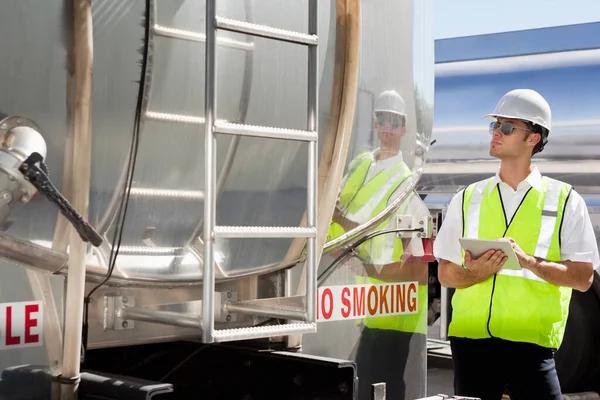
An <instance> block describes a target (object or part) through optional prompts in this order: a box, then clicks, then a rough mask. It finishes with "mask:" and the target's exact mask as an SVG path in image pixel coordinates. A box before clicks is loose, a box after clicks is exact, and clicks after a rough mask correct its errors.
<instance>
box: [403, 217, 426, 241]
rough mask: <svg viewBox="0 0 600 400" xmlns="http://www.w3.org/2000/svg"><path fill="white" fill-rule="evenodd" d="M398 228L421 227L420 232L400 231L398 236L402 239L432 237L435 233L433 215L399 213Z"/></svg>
mask: <svg viewBox="0 0 600 400" xmlns="http://www.w3.org/2000/svg"><path fill="white" fill-rule="evenodd" d="M396 225H397V228H398V229H406V230H411V229H421V231H419V232H411V231H408V232H398V233H396V236H397V237H399V238H402V239H412V238H416V237H417V238H422V239H426V238H431V237H432V234H433V221H432V218H431V215H426V216H421V217H415V216H412V215H398V216H397V217H396Z"/></svg>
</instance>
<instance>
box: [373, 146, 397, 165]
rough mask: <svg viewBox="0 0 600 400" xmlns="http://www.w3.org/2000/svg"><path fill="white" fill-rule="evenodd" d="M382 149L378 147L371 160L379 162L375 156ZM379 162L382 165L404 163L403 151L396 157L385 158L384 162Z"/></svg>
mask: <svg viewBox="0 0 600 400" xmlns="http://www.w3.org/2000/svg"><path fill="white" fill-rule="evenodd" d="M380 149H381V148H380V147H378V148H376V149H375V150H373V151H372V152H371V159H372V160H373V161H377V160H376V158H375V156H376V155H377V153H378V152H379V150H380ZM378 162H380V163H382V162H389V163H393V164H396V163H399V162H404V158H403V157H402V151H399V152H398V154H396V155H394V156H391V157H389V158H385V159H383V160H379V161H378Z"/></svg>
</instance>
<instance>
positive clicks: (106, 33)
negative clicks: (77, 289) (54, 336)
mask: <svg viewBox="0 0 600 400" xmlns="http://www.w3.org/2000/svg"><path fill="white" fill-rule="evenodd" d="M67 3H68V2H47V3H46V2H44V4H40V3H39V1H35V0H20V1H11V2H8V3H7V4H5V5H4V8H3V12H2V13H1V14H0V23H1V24H2V26H3V33H4V35H3V38H2V39H0V49H2V54H4V55H5V57H4V61H3V62H2V63H0V84H1V86H0V87H1V88H2V91H1V93H0V113H2V114H4V115H23V116H26V117H27V118H30V119H31V120H32V121H34V122H35V123H36V124H37V125H38V126H39V128H40V133H41V134H42V135H43V136H44V138H45V140H46V143H47V159H46V162H47V164H48V167H49V171H50V176H51V178H52V180H53V182H54V183H55V185H56V186H57V187H58V188H59V189H62V190H63V191H65V192H68V190H69V187H70V185H71V184H72V183H73V181H72V179H73V177H74V174H73V172H72V170H71V169H70V168H69V166H68V163H69V161H68V160H69V159H70V155H69V151H70V150H68V149H69V148H70V147H69V146H70V141H69V140H68V133H69V126H68V118H69V113H68V111H69V110H70V106H69V104H68V99H67V96H66V93H67V66H68V62H67V61H68V60H67V49H68V45H69V43H68V38H69V36H70V34H71V32H70V29H71V24H70V21H71V17H70V14H71V9H70V6H66V5H65V4H67ZM316 3H317V4H318V8H319V12H318V14H319V18H318V19H319V33H318V36H319V45H318V49H319V50H318V59H319V63H318V104H319V106H318V133H319V140H318V145H319V147H318V148H319V154H318V157H319V159H320V161H321V162H320V166H319V190H320V193H319V204H318V210H319V214H320V217H319V221H318V224H319V225H320V226H328V225H329V223H330V219H329V217H328V216H327V217H323V215H331V212H332V210H333V209H334V206H335V204H336V201H337V197H336V194H337V192H338V190H339V185H340V183H341V177H342V175H344V173H345V172H347V170H346V168H347V166H348V165H349V163H350V162H351V161H352V160H354V159H355V158H356V157H357V156H358V155H359V154H361V153H364V152H373V151H375V150H377V149H378V148H380V147H381V146H382V144H381V141H382V138H381V137H380V136H379V134H378V133H377V131H376V129H375V128H374V126H375V124H376V123H377V122H376V119H377V118H376V117H377V116H376V111H377V107H378V105H377V99H378V98H379V97H380V95H381V94H382V93H384V92H386V91H393V92H394V93H396V94H397V95H398V96H400V97H401V98H402V103H403V107H404V109H403V110H402V113H403V116H404V118H405V121H406V131H405V133H404V135H403V138H402V143H401V148H400V151H401V154H402V158H403V162H404V164H405V165H406V167H407V169H408V170H409V172H410V173H411V175H410V178H409V179H407V180H406V184H405V185H404V186H403V188H404V189H403V191H402V192H401V193H402V194H401V196H400V197H395V198H394V199H395V201H396V202H397V203H398V204H397V205H396V206H400V202H401V200H402V199H403V198H404V197H408V196H409V194H410V193H411V191H412V189H413V188H414V186H415V185H416V184H417V182H418V181H419V179H420V175H421V169H422V166H423V164H424V162H425V159H426V155H427V151H428V149H429V142H430V137H431V129H432V119H433V38H432V29H431V18H432V16H431V1H423V0H411V1H402V2H398V1H391V0H390V1H388V0H386V1H382V0H365V1H358V0H354V1H344V0H339V1H334V0H331V1H318V2H316ZM92 5H93V23H94V29H93V35H94V39H93V50H94V60H93V96H92V132H93V136H92V143H91V159H90V160H89V162H90V163H91V177H90V181H89V183H90V193H89V215H88V220H89V222H90V223H91V224H92V225H93V226H94V227H96V228H97V229H98V231H99V232H100V233H101V234H103V235H105V239H106V240H105V243H104V244H103V245H102V246H101V247H100V248H98V249H93V250H90V251H89V254H88V259H87V273H88V278H90V279H92V280H94V281H97V280H99V279H101V278H103V277H104V275H105V274H106V273H107V269H108V265H109V261H110V259H111V249H113V248H114V247H115V246H118V247H119V255H118V257H117V259H116V263H115V265H114V269H113V270H112V271H111V273H112V278H113V280H112V282H108V283H107V284H106V285H105V286H103V287H102V289H100V290H98V291H97V292H96V293H95V298H96V299H99V300H98V301H95V300H94V301H93V302H92V303H91V305H90V310H89V319H88V316H86V320H85V323H86V325H87V323H88V322H89V341H88V340H87V339H86V340H84V342H87V345H88V346H90V348H94V347H107V346H117V345H126V344H131V343H141V342H150V341H161V340H172V339H175V338H180V337H189V336H194V335H197V333H198V332H197V330H193V329H187V328H175V327H170V326H167V327H165V326H160V325H156V324H147V323H143V322H136V323H135V326H134V324H133V323H128V322H129V321H123V323H122V324H119V325H118V326H116V325H114V322H115V321H114V320H111V321H108V319H110V318H111V317H110V315H109V317H107V315H108V314H107V313H110V312H111V309H110V307H109V306H107V304H109V302H110V301H112V300H111V299H113V298H114V297H115V296H125V297H123V298H124V299H128V300H127V301H128V302H129V303H128V304H133V301H135V305H136V306H149V305H150V306H158V305H165V304H167V303H169V304H175V303H176V304H184V303H186V302H187V305H186V306H185V307H184V306H181V307H180V308H179V311H181V309H185V310H186V312H196V315H197V311H198V307H197V305H198V304H197V303H195V304H192V303H193V302H197V301H198V299H201V298H202V295H201V293H202V292H201V290H202V289H201V288H200V287H199V286H200V285H201V283H202V263H201V259H198V258H200V257H198V258H197V257H196V256H194V253H200V254H201V253H202V251H201V241H198V240H197V238H198V237H199V236H201V235H202V226H203V219H204V215H203V200H204V189H205V182H204V175H205V153H204V143H205V138H204V134H205V130H204V124H203V118H204V115H203V114H204V95H205V87H206V83H205V82H204V76H205V71H204V68H205V64H204V63H205V57H204V41H203V38H204V33H205V32H204V27H205V2H203V1H197V0H177V1H170V2H162V1H152V0H130V1H124V0H110V1H104V2H93V3H92ZM307 10H308V0H303V1H295V2H281V1H274V0H260V1H253V2H252V1H249V0H247V1H246V0H244V1H240V0H220V1H217V10H216V13H217V15H219V16H221V17H225V18H231V19H236V20H240V21H246V22H252V23H257V24H263V25H269V26H272V27H275V28H281V29H286V30H292V31H298V32H304V33H305V32H306V31H307V26H308V12H307ZM140 22H141V23H140ZM147 30H148V31H149V36H147V32H146V31H147ZM217 37H218V39H217V69H216V71H217V73H216V87H217V89H216V92H217V100H216V103H217V119H222V120H227V121H230V122H236V123H243V124H250V125H259V126H270V127H280V128H290V129H300V130H304V129H306V121H307V115H306V114H307V91H308V82H307V65H308V60H307V55H306V48H305V47H301V46H295V45H292V44H289V43H283V42H277V41H271V40H268V39H265V38H260V37H258V38H257V37H248V36H246V35H241V34H235V33H230V32H219V33H218V34H217ZM140 82H143V83H144V87H145V91H143V92H141V93H142V94H141V96H140ZM136 113H140V114H141V118H140V120H139V132H136V129H135V128H136V125H138V124H137V123H136V121H135V116H136ZM75 134H77V132H75ZM134 138H135V140H133V139H134ZM132 143H133V144H132ZM132 149H133V150H132ZM74 151H77V149H75V150H74ZM346 153H347V157H346ZM131 157H134V158H135V160H134V161H135V162H134V164H133V165H134V168H135V169H134V170H133V173H132V174H133V178H132V183H131V190H130V196H129V200H128V202H127V209H126V217H125V219H124V220H125V222H124V223H123V224H122V227H121V226H119V223H118V215H119V213H120V209H119V205H120V202H121V198H122V194H123V186H122V185H123V178H124V177H125V176H126V170H127V168H128V164H129V160H130V158H131ZM329 164H331V167H329ZM217 166H218V170H217V189H218V193H217V198H218V200H217V207H216V213H217V215H216V224H217V225H227V226H249V225H250V226H293V227H295V226H300V224H301V221H302V218H303V215H304V213H305V211H306V208H307V204H306V191H307V182H306V181H307V179H306V176H307V168H308V165H307V159H306V144H305V143H298V142H293V141H284V140H275V139H259V138H249V137H242V138H240V139H236V138H235V137H233V136H222V137H219V138H218V140H217ZM390 211H394V210H390ZM371 225H373V224H371ZM375 228H376V226H375V225H373V226H371V227H370V229H369V230H373V229H375ZM4 229H5V230H6V232H7V233H8V234H10V235H13V236H15V237H18V238H21V239H25V240H30V241H34V242H36V243H38V244H41V245H43V246H46V247H54V248H57V249H58V250H60V251H66V250H67V244H68V236H67V235H64V234H63V231H61V229H58V228H57V210H56V208H55V206H54V205H52V204H50V203H49V202H47V201H46V200H44V199H43V198H42V197H38V198H35V199H34V200H32V201H31V203H30V204H28V205H26V206H21V207H19V208H17V209H15V210H14V211H13V213H12V214H11V216H10V218H9V221H8V223H7V224H6V226H5V227H4ZM354 232H357V233H362V230H361V225H360V224H359V227H358V228H357V230H356V231H354ZM325 233H326V232H325V230H323V231H322V234H321V237H320V238H319V243H320V247H322V246H323V244H324V241H325ZM119 236H121V237H120V238H119ZM291 244H292V239H217V241H216V256H215V261H216V263H217V267H218V270H219V274H217V281H218V284H219V285H221V289H223V288H231V287H237V288H240V287H242V286H243V287H244V290H240V291H239V292H238V295H239V296H240V297H239V298H238V299H239V300H248V299H256V298H257V297H258V298H260V297H267V296H271V297H280V296H283V295H284V294H294V292H295V290H296V288H297V287H298V284H299V279H298V277H299V275H301V274H300V272H301V269H302V268H303V265H298V266H297V267H295V268H294V269H293V270H292V272H291V273H288V274H285V275H284V273H283V272H282V268H283V267H284V266H286V265H294V262H296V261H297V260H298V259H299V258H300V255H301V254H300V253H301V250H302V246H299V247H297V248H293V247H292V248H291V247H290V246H291ZM191 247H194V248H195V249H192V248H191ZM318 250H319V253H320V251H321V249H320V248H319V249H318ZM284 260H285V262H286V263H287V262H289V264H285V263H282V261H284ZM331 261H332V257H331V256H330V255H326V256H324V257H323V258H322V260H321V263H320V265H319V269H320V270H322V269H323V268H325V267H326V266H327V265H328V264H329V263H330V262H331ZM65 271H66V269H63V270H61V271H60V272H59V276H58V277H55V278H54V281H55V282H54V283H55V284H54V288H55V289H56V290H55V291H54V294H55V296H56V298H57V300H56V304H57V310H58V311H57V312H58V314H59V319H60V320H62V315H61V314H62V312H61V310H62V304H61V301H62V285H63V284H64V280H63V276H60V275H64V274H65ZM2 274H3V275H2V279H1V280H0V293H1V296H2V298H1V300H2V301H17V300H28V299H30V298H31V297H32V293H31V289H30V288H29V284H28V278H27V276H26V273H25V271H24V270H22V269H19V268H16V267H14V266H10V268H8V267H7V268H6V269H3V272H2ZM259 275H261V276H260V277H258V276H259ZM263 275H264V276H263ZM257 277H258V278H257ZM29 279H30V282H31V281H32V280H33V278H32V277H31V276H29ZM236 279H237V281H236ZM353 279H354V278H351V277H349V276H345V275H344V274H341V275H340V274H334V275H332V276H331V277H330V279H329V280H328V282H327V285H336V284H339V285H348V284H352V282H354V281H353ZM232 281H233V283H232ZM228 285H229V286H228ZM236 285H237V286H236ZM91 287H93V286H92V285H88V287H87V288H86V293H87V292H89V289H90V288H91ZM421 294H424V295H425V298H426V296H427V292H426V290H425V291H421ZM103 296H105V297H104V298H103ZM120 301H122V299H121V300H120ZM110 304H113V303H110ZM426 307H427V305H426V302H425V304H423V303H420V304H419V310H421V309H425V308H426ZM112 311H114V310H112ZM171 311H172V310H171ZM418 314H419V316H420V315H422V313H421V312H419V313H418ZM228 317H229V316H228ZM115 318H116V317H115ZM226 321H227V322H229V321H230V320H229V319H227V320H226ZM109 322H110V323H109ZM234 323H235V321H232V324H234ZM237 323H238V326H239V324H242V325H244V324H251V323H253V321H252V318H250V321H248V319H246V320H244V319H241V322H240V321H237ZM111 324H112V325H111ZM343 324H345V326H343V325H340V323H330V325H329V326H328V325H327V323H323V324H319V330H320V331H321V332H322V333H318V334H317V335H313V336H307V337H306V343H305V345H304V351H306V352H308V353H311V354H322V355H330V356H333V355H335V356H337V357H342V358H352V357H353V352H352V348H353V347H354V345H355V343H356V340H357V332H354V333H353V334H351V335H348V337H347V340H344V341H340V340H339V337H338V336H339V332H340V329H346V328H353V329H354V330H356V329H358V326H357V325H356V324H355V322H352V321H345V322H343ZM115 326H116V327H115ZM232 326H235V325H232ZM335 332H337V333H335ZM417 341H418V343H417V342H415V344H414V347H411V349H408V348H407V355H406V356H407V357H409V356H410V357H411V358H414V359H415V360H416V361H415V362H416V363H415V367H414V368H410V369H406V371H409V370H410V371H413V372H414V374H413V375H410V374H409V373H408V372H407V375H406V378H405V380H406V385H407V387H406V392H407V393H410V394H411V396H412V397H417V396H423V395H424V387H423V386H424V382H425V381H424V379H421V378H422V377H423V374H424V362H423V361H424V357H425V350H424V344H423V343H424V342H422V340H421V337H420V338H419V339H418V340H417ZM327 343H329V344H332V347H330V348H329V349H325V348H324V347H322V346H325V345H326V344H327ZM333 344H335V346H333ZM50 345H51V343H50V342H48V343H47V347H49V346H50ZM411 346H412V345H411ZM409 347H410V346H409ZM38 350H40V349H36V350H32V352H31V353H30V354H29V353H28V355H26V356H18V357H16V359H14V360H8V359H7V360H6V362H7V364H6V365H12V364H16V363H22V362H25V361H24V359H27V360H28V361H30V360H33V361H36V362H37V361H39V359H40V358H43V356H42V354H41V353H40V352H39V351H38ZM4 361H5V360H3V362H2V367H4V366H5V365H4ZM50 362H52V361H50ZM399 362H404V364H403V365H404V366H405V365H406V362H407V359H404V360H399ZM404 366H403V367H402V371H404ZM415 374H416V375H415ZM413 378H415V379H417V380H415V381H414V382H413V383H411V382H412V379H413Z"/></svg>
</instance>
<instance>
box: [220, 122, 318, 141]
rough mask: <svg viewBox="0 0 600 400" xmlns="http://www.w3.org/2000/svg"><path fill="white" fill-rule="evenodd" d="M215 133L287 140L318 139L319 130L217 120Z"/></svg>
mask: <svg viewBox="0 0 600 400" xmlns="http://www.w3.org/2000/svg"><path fill="white" fill-rule="evenodd" d="M214 131H215V133H222V134H227V135H241V136H255V137H262V138H275V139H287V140H302V141H308V142H311V141H313V142H314V141H316V140H317V139H318V136H317V132H310V131H300V130H295V129H286V128H272V127H268V126H256V125H243V124H234V123H230V122H224V121H216V122H215V125H214Z"/></svg>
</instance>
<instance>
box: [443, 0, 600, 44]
mask: <svg viewBox="0 0 600 400" xmlns="http://www.w3.org/2000/svg"><path fill="white" fill-rule="evenodd" d="M433 13H434V36H435V39H443V38H449V37H458V36H469V35H477V34H484V33H497V32H506V31H514V30H523V29H534V28H542V27H548V26H557V25H570V24H580V23H586V22H596V21H600V0H433Z"/></svg>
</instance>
